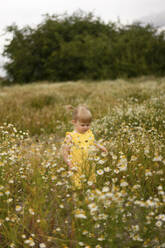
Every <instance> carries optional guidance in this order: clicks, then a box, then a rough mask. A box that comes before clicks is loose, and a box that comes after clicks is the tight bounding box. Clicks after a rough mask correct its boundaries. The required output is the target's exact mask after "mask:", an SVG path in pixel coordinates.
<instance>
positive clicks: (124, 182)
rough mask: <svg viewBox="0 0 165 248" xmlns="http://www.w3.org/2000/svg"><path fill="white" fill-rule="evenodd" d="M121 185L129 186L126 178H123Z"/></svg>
mask: <svg viewBox="0 0 165 248" xmlns="http://www.w3.org/2000/svg"><path fill="white" fill-rule="evenodd" d="M120 186H121V187H126V186H128V183H127V182H126V181H124V180H121V183H120Z"/></svg>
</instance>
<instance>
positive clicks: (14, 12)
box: [0, 0, 165, 76]
mask: <svg viewBox="0 0 165 248" xmlns="http://www.w3.org/2000/svg"><path fill="white" fill-rule="evenodd" d="M79 9H81V10H83V11H84V12H86V13H88V12H93V14H94V15H95V16H98V17H100V18H101V19H102V20H104V21H105V22H108V21H114V22H115V21H117V20H118V19H120V21H121V22H122V23H123V24H128V23H131V22H133V21H136V20H140V18H142V17H145V16H149V15H152V14H155V13H159V12H161V11H162V10H165V0H4V1H2V2H1V7H0V76H1V75H2V74H4V72H3V71H2V68H1V67H2V65H3V64H4V62H5V61H6V59H5V58H3V57H2V55H1V54H2V52H3V47H4V45H5V44H7V41H6V39H7V38H10V37H9V36H8V34H5V28H6V27H7V26H9V25H12V24H16V25H17V26H18V27H19V28H21V27H24V26H27V25H29V26H31V27H35V26H36V25H37V24H39V23H41V22H42V21H43V19H44V15H45V14H50V15H52V14H63V13H65V12H67V13H68V14H69V15H70V14H72V13H73V12H75V11H77V10H79Z"/></svg>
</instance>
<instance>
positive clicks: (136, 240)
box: [0, 79, 165, 248]
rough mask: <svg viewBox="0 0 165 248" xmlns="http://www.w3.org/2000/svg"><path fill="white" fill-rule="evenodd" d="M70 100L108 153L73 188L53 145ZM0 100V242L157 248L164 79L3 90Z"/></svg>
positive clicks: (161, 239)
mask: <svg viewBox="0 0 165 248" xmlns="http://www.w3.org/2000/svg"><path fill="white" fill-rule="evenodd" d="M79 103H86V104H87V105H88V106H89V108H90V109H91V111H92V113H93V116H94V121H93V123H92V130H93V132H94V133H95V136H96V138H97V140H99V141H100V142H102V143H104V145H105V146H106V147H107V149H108V151H109V152H108V155H107V156H104V154H100V153H99V152H98V151H95V152H96V153H94V154H91V158H90V161H91V163H95V164H96V175H97V183H96V187H95V188H93V187H92V186H93V185H92V182H89V181H88V179H87V178H85V176H84V179H83V188H82V190H81V191H79V190H77V191H76V190H74V191H73V189H72V186H71V182H70V176H71V171H68V168H67V166H66V165H65V164H64V163H63V161H62V159H61V156H60V145H61V142H62V139H63V137H64V135H65V131H66V130H68V129H69V130H70V128H71V124H70V122H69V121H70V118H71V116H70V115H69V114H66V112H65V108H64V106H65V105H66V104H72V105H77V104H79ZM0 106H1V108H0V116H1V118H0V121H1V126H0V156H1V159H0V247H3V248H5V247H6V248H8V247H11V248H12V247H18V248H22V247H23V248H27V247H37V248H38V247H41V248H44V247H48V248H55V247H57V248H61V247H65V248H67V247H76V248H77V247H86V248H87V247H88V248H89V247H91V248H93V247H96V248H100V247H105V248H109V247H112V248H123V247H125V248H126V247H130V248H141V247H147V248H148V247H149V248H153V247H155V248H158V247H165V231H164V230H165V229H164V228H165V212H164V211H165V182H164V180H165V142H164V140H165V80H164V79H150V80H143V79H139V80H137V81H136V82H131V81H130V82H126V81H123V80H117V81H114V82H113V81H107V82H101V83H85V82H78V83H71V82H70V83H67V84H62V83H59V84H46V83H44V84H32V85H28V86H14V87H11V88H8V87H4V88H1V94H0ZM98 158H99V159H98ZM84 174H85V173H84Z"/></svg>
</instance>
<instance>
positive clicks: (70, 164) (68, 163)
mask: <svg viewBox="0 0 165 248" xmlns="http://www.w3.org/2000/svg"><path fill="white" fill-rule="evenodd" d="M67 165H68V166H69V169H71V168H72V163H71V161H70V160H68V161H67Z"/></svg>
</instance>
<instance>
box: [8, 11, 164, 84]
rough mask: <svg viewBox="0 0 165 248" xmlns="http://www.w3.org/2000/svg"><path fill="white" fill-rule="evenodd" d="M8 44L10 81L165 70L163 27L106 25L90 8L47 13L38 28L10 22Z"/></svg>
mask: <svg viewBox="0 0 165 248" xmlns="http://www.w3.org/2000/svg"><path fill="white" fill-rule="evenodd" d="M7 31H8V32H10V33H12V34H13V38H12V40H11V41H10V43H9V44H8V45H6V46H5V49H4V55H5V56H7V57H8V58H9V62H7V63H6V64H5V69H6V71H7V73H8V79H9V80H10V81H11V82H19V83H29V82H32V81H41V80H49V81H68V80H79V79H89V80H90V79H95V80H102V79H114V78H117V77H136V76H140V75H150V74H154V75H159V76H162V75H164V72H165V40H164V32H161V33H159V34H158V32H157V30H156V29H155V28H154V27H153V26H150V25H146V26H142V25H141V24H140V23H134V24H132V25H126V26H123V25H121V24H120V23H111V22H109V23H108V24H105V23H104V22H103V21H102V20H101V19H100V18H98V17H94V16H93V14H92V13H88V14H85V13H83V12H82V11H79V12H76V13H74V14H73V15H71V16H68V15H63V16H60V15H53V16H49V15H46V16H45V19H44V20H43V22H42V23H41V24H39V25H38V26H37V27H36V28H31V27H29V26H27V27H24V28H22V29H19V28H18V27H17V26H16V25H13V26H9V27H8V28H7Z"/></svg>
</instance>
